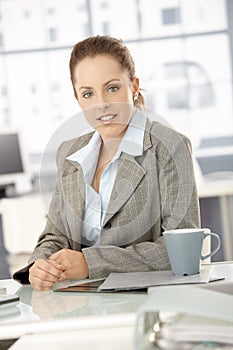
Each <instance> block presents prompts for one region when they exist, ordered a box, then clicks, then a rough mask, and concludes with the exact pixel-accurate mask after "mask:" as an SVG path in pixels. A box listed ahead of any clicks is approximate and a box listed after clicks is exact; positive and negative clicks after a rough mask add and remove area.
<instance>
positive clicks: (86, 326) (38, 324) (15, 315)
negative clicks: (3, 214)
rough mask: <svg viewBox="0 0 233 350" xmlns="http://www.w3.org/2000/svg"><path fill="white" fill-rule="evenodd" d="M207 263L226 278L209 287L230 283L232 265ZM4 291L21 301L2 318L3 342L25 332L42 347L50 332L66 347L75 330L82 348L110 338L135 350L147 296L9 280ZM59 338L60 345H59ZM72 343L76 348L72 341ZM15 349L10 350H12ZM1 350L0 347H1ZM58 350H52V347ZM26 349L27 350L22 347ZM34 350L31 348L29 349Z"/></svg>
mask: <svg viewBox="0 0 233 350" xmlns="http://www.w3.org/2000/svg"><path fill="white" fill-rule="evenodd" d="M205 265H206V266H211V268H212V270H211V271H212V272H213V274H214V275H215V276H224V277H225V280H224V281H218V282H212V283H210V284H209V285H212V284H213V283H217V284H221V283H223V282H233V262H223V263H222V262H220V263H212V264H205ZM211 275H212V273H211ZM4 287H6V288H7V293H9V294H10V293H15V294H18V295H19V297H20V303H19V304H18V305H17V306H14V307H11V308H9V309H8V310H7V312H8V314H6V313H5V314H1V315H0V339H1V340H2V339H16V338H20V337H22V336H24V335H27V334H32V335H35V336H36V335H38V337H39V338H40V342H42V343H43V339H45V338H47V339H46V341H47V342H48V341H49V339H50V340H51V334H53V342H54V341H55V339H57V340H56V341H58V339H60V338H59V337H61V335H63V337H61V339H66V341H67V342H68V343H69V341H68V340H70V341H71V340H72V339H73V338H74V339H76V338H75V337H77V332H78V334H79V335H78V339H79V341H81V340H80V339H81V338H82V337H83V341H84V342H83V343H82V350H84V349H88V348H89V349H90V347H91V345H90V342H91V341H94V338H95V336H96V341H95V345H96V346H94V348H95V349H99V348H101V349H103V348H106V347H103V341H106V339H107V338H108V337H111V339H113V340H114V339H116V343H115V346H116V347H114V345H113V346H112V347H111V349H119V348H120V346H121V345H120V344H119V342H120V341H123V340H124V344H123V348H124V350H126V349H133V347H132V346H133V337H134V326H135V320H136V316H137V309H138V308H139V307H140V305H141V304H142V303H143V302H144V301H145V300H146V298H147V294H146V293H135V292H134V293H131V292H129V293H82V292H78V293H75V292H71V293H67V292H59V293H57V292H56V293H54V292H53V291H44V292H38V291H34V290H32V288H31V286H21V285H20V284H19V283H17V282H16V281H13V280H0V288H4ZM157 288H159V287H157ZM10 309H11V310H10ZM1 312H2V311H1ZM114 332H115V333H114ZM55 334H56V336H55ZM88 334H89V336H88ZM90 334H91V339H90ZM100 334H101V339H100ZM114 334H115V335H114ZM54 336H55V338H54ZM114 336H115V338H114ZM28 337H32V336H28ZM49 337H50V338H49ZM106 337H107V338H106ZM23 338H24V337H23ZM48 338H49V339H48ZM61 339H60V340H59V341H60V342H62V340H61ZM17 343H18V342H17ZM17 343H15V345H16V344H17ZM42 343H41V344H42ZM97 343H98V344H99V345H100V344H102V345H101V347H97ZM51 344H52V343H51ZM74 344H76V343H75V340H74ZM87 344H88V345H87ZM15 345H13V347H12V348H13V350H14V346H15ZM76 345H77V344H76ZM105 345H106V343H105ZM85 346H87V347H85ZM88 346H89V347H88ZM0 348H1V349H2V347H1V343H0ZM29 348H30V347H28V349H29ZM31 348H32V347H31ZM60 348H61V347H60ZM60 348H59V347H57V348H56V347H54V349H60ZM15 349H16V350H18V349H20V348H18V347H15ZM25 349H27V348H26V347H25ZM36 349H37V348H36V347H34V345H33V350H36ZM46 349H47V348H46ZM49 349H50V350H52V349H53V347H51V346H50V345H49ZM71 349H75V347H74V348H72V346H71V345H69V350H71ZM106 349H107V348H106Z"/></svg>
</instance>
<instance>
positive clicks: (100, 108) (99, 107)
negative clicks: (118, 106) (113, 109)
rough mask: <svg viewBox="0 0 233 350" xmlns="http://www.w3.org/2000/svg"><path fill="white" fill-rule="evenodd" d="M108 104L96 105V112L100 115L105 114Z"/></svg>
mask: <svg viewBox="0 0 233 350" xmlns="http://www.w3.org/2000/svg"><path fill="white" fill-rule="evenodd" d="M109 107H110V103H101V104H98V105H97V110H98V112H99V113H101V114H105V113H106V111H107V110H108V109H109Z"/></svg>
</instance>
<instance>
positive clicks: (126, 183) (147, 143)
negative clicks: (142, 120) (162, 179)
mask: <svg viewBox="0 0 233 350" xmlns="http://www.w3.org/2000/svg"><path fill="white" fill-rule="evenodd" d="M151 127H152V123H151V121H150V120H149V119H147V122H146V128H145V135H144V142H143V149H144V152H145V151H146V150H148V149H149V148H151V147H152V143H151V138H150V129H151ZM140 157H141V156H139V157H138V158H140ZM142 157H143V156H142ZM145 174H146V170H145V169H144V168H143V167H142V166H141V165H140V164H139V162H137V160H136V159H135V157H134V156H132V155H129V154H127V153H123V154H122V155H121V157H120V159H119V166H118V171H117V175H116V179H115V183H114V186H113V190H112V194H111V197H110V201H109V205H108V209H107V212H106V215H105V218H104V220H103V223H102V227H104V225H105V224H106V223H107V222H108V221H109V220H110V219H111V218H112V217H113V215H114V214H115V213H117V212H118V211H119V210H120V208H121V207H122V206H123V205H124V204H125V203H126V201H127V200H128V199H129V198H130V196H131V195H132V194H133V193H134V191H135V190H136V188H137V186H138V185H139V183H140V182H141V181H142V179H143V177H144V176H145Z"/></svg>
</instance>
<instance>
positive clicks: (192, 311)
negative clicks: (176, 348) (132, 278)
mask: <svg viewBox="0 0 233 350" xmlns="http://www.w3.org/2000/svg"><path fill="white" fill-rule="evenodd" d="M206 286H208V287H207V288H206ZM153 315H154V319H153V317H152V316H153ZM164 315H165V316H166V317H167V321H168V320H169V323H168V322H166V317H165V319H163V324H162V323H161V322H160V319H161V318H163V317H164ZM169 315H172V317H170V319H169ZM151 319H152V320H153V321H152V323H151V324H149V326H148V320H151ZM158 319H159V321H158ZM154 320H157V321H154ZM164 321H165V322H164ZM155 324H156V327H155ZM158 325H159V327H158ZM155 329H157V331H156V330H155ZM158 331H159V333H158ZM156 332H157V333H156ZM152 336H153V337H154V339H156V342H157V344H159V342H162V341H164V340H166V342H167V343H169V342H171V343H173V344H174V342H203V341H207V342H208V341H211V342H217V343H224V344H228V345H229V344H230V346H232V348H233V283H222V284H219V285H218V284H216V285H215V286H214V285H213V286H212V287H211V285H205V286H200V285H198V286H179V287H158V288H157V289H156V290H154V291H153V292H152V293H150V294H149V296H148V298H147V300H146V301H145V303H144V304H143V305H142V306H141V307H140V309H139V310H138V313H137V326H136V336H135V338H136V343H137V344H141V345H139V346H138V347H137V349H144V345H145V344H144V343H145V342H147V341H149V340H148V339H149V338H151V337H152ZM156 336H157V338H156ZM142 344H143V345H142ZM140 346H141V347H140Z"/></svg>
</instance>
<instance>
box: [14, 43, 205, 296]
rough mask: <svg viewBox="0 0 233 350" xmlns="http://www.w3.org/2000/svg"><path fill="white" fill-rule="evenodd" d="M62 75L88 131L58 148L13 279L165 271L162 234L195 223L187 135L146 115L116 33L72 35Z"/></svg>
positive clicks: (48, 280)
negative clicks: (27, 253)
mask: <svg viewBox="0 0 233 350" xmlns="http://www.w3.org/2000/svg"><path fill="white" fill-rule="evenodd" d="M70 73H71V81H72V84H73V89H74V95H75V98H76V99H77V102H78V103H79V105H80V107H81V109H82V110H83V113H84V114H85V117H86V118H87V120H88V122H89V123H90V125H91V126H92V127H93V128H94V129H95V131H94V132H92V133H88V134H86V135H83V136H81V137H79V138H77V139H74V140H70V141H66V142H64V143H63V144H62V145H61V146H60V147H59V149H58V152H57V164H58V176H57V185H56V191H55V193H54V195H53V199H52V202H51V205H50V209H49V213H48V222H47V225H46V227H45V229H44V231H43V233H42V234H41V236H40V238H39V241H38V244H37V246H36V247H35V250H34V252H33V254H32V255H31V257H30V260H29V266H28V267H26V268H25V269H23V270H21V271H19V272H17V273H16V274H15V275H14V277H15V278H16V279H19V280H21V282H27V281H28V280H27V278H28V279H29V281H30V283H31V285H32V287H33V288H34V289H37V290H46V289H50V288H52V287H53V285H54V283H56V282H57V281H62V280H66V279H73V278H86V277H90V278H99V277H105V276H107V275H108V274H109V273H110V272H131V271H150V270H165V269H169V268H170V264H169V259H168V256H167V252H166V248H165V245H164V240H163V237H162V232H163V231H164V230H168V229H175V228H182V227H199V207H198V197H197V193H196V186H195V180H194V175H193V165H192V157H191V147H190V142H189V140H188V139H187V138H186V137H185V136H183V135H181V134H179V133H177V132H176V131H174V130H173V129H171V128H168V127H166V126H164V125H162V124H161V123H159V122H152V121H150V120H149V119H148V118H146V116H145V113H144V110H143V106H144V99H143V96H142V94H141V93H140V89H139V86H140V85H139V79H138V78H137V77H136V76H135V67H134V62H133V59H132V56H131V54H130V52H129V50H128V49H127V47H126V46H125V45H124V43H123V42H122V41H121V40H118V39H115V38H112V37H109V36H96V37H90V38H87V39H86V40H83V41H81V42H79V43H77V44H76V45H75V46H74V48H73V50H72V53H71V58H70Z"/></svg>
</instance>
